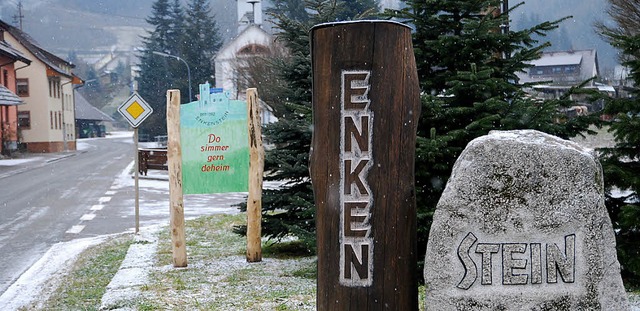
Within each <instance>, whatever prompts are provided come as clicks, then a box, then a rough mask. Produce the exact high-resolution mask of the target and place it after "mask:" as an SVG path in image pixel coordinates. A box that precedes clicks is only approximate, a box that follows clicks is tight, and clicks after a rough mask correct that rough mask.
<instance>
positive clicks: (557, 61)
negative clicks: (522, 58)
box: [531, 52, 582, 67]
mask: <svg viewBox="0 0 640 311" xmlns="http://www.w3.org/2000/svg"><path fill="white" fill-rule="evenodd" d="M580 62H582V54H581V53H569V52H556V53H547V54H542V57H540V59H536V60H534V61H532V62H531V63H532V64H533V65H534V66H539V67H542V66H559V65H580Z"/></svg>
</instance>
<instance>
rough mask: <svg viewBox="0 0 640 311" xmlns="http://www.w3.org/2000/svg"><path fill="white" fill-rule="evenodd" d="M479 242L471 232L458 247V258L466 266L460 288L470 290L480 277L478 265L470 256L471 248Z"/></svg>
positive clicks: (459, 284)
mask: <svg viewBox="0 0 640 311" xmlns="http://www.w3.org/2000/svg"><path fill="white" fill-rule="evenodd" d="M477 240H478V238H476V236H475V235H473V233H471V232H469V233H468V234H467V236H466V237H464V239H462V242H460V245H459V246H458V258H460V261H461V262H462V265H463V266H464V277H462V280H461V281H460V283H458V288H462V289H469V287H471V285H473V283H474V282H475V281H476V278H477V277H478V271H477V267H476V263H475V262H474V261H473V259H471V256H469V250H471V247H472V246H473V244H474V243H476V241H477Z"/></svg>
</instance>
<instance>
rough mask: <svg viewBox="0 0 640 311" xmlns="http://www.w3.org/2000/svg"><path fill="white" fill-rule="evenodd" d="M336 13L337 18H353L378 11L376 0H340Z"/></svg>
mask: <svg viewBox="0 0 640 311" xmlns="http://www.w3.org/2000/svg"><path fill="white" fill-rule="evenodd" d="M340 2H341V3H340V10H339V13H338V14H337V16H336V17H337V18H338V19H339V20H354V19H358V18H360V17H366V16H371V15H373V14H376V13H378V12H379V11H380V6H379V3H378V0H341V1H340Z"/></svg>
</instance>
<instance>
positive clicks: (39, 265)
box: [0, 236, 107, 310]
mask: <svg viewBox="0 0 640 311" xmlns="http://www.w3.org/2000/svg"><path fill="white" fill-rule="evenodd" d="M106 238H107V236H101V237H93V238H85V239H77V240H73V241H69V242H61V243H57V244H54V245H53V246H52V247H51V248H50V249H49V250H48V251H47V252H46V253H45V254H44V256H42V258H40V260H38V261H37V262H36V263H35V264H34V265H33V266H31V268H29V270H27V271H26V272H25V273H23V274H22V275H21V276H20V278H18V280H17V281H16V282H15V283H13V284H12V285H11V286H10V287H9V288H8V289H7V290H6V291H5V292H4V293H3V294H2V296H0V306H2V307H3V310H17V309H19V308H21V307H24V306H27V305H30V304H33V303H35V302H44V301H46V300H47V298H48V296H49V295H50V294H51V291H50V290H48V289H47V288H46V285H47V284H48V282H49V281H50V280H53V281H55V279H54V277H55V276H61V275H64V273H61V272H64V269H65V267H67V269H68V268H69V267H71V266H72V265H73V262H75V260H76V258H77V256H78V255H79V254H80V253H81V252H82V251H84V250H85V249H87V248H89V247H91V246H94V245H97V244H100V243H101V242H103V241H104V240H105V239H106ZM61 270H63V271H61ZM54 286H56V287H57V285H54Z"/></svg>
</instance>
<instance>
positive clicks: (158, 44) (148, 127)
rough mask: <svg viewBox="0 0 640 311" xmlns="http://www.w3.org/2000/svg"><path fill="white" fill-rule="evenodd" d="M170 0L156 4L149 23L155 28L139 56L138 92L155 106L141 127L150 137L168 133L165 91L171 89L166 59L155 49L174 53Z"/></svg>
mask: <svg viewBox="0 0 640 311" xmlns="http://www.w3.org/2000/svg"><path fill="white" fill-rule="evenodd" d="M170 13H171V12H170V5H169V0H157V1H156V2H154V3H153V6H152V13H151V16H150V17H149V18H147V23H149V25H151V26H152V27H153V29H152V30H151V31H150V32H149V33H148V34H147V36H146V37H144V38H143V40H142V44H143V46H144V49H143V51H142V52H141V55H140V77H138V79H137V81H138V93H139V94H140V96H142V98H144V99H145V101H147V103H149V105H150V106H151V107H152V108H153V114H151V115H150V116H149V118H148V119H147V120H145V122H144V123H142V125H141V126H140V130H141V132H143V133H145V134H148V135H150V136H156V135H166V133H167V122H166V113H167V112H166V99H165V97H166V92H167V90H168V89H170V88H171V80H172V79H170V77H169V72H172V71H171V70H170V68H168V67H167V62H166V60H165V59H163V58H162V57H160V56H157V55H154V54H153V53H152V52H153V51H159V52H171V51H172V50H171V46H170V45H169V43H170V40H169V38H171V31H172V27H171V25H172V21H171V19H170V16H171V14H170Z"/></svg>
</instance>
